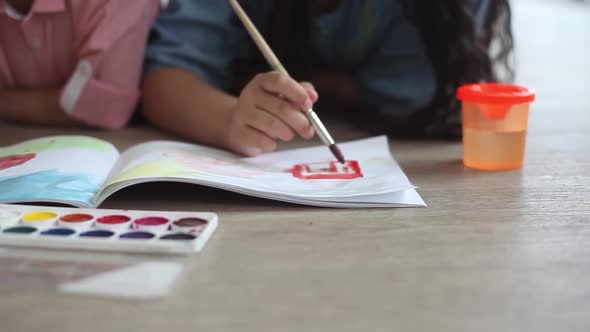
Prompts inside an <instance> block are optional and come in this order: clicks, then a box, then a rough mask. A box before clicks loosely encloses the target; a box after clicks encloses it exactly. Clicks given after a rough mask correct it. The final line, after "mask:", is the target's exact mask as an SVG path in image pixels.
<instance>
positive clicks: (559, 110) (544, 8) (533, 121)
mask: <svg viewBox="0 0 590 332" xmlns="http://www.w3.org/2000/svg"><path fill="white" fill-rule="evenodd" d="M512 5H513V11H514V13H513V15H514V17H513V19H514V34H515V39H516V63H517V77H516V82H517V83H519V84H522V85H526V86H529V87H531V88H534V89H535V90H537V92H538V94H537V101H536V102H535V104H534V105H533V108H532V111H531V114H530V122H529V124H530V125H529V135H536V134H540V133H545V134H549V133H550V132H551V131H554V130H555V131H557V129H560V130H559V131H563V129H569V130H570V132H572V133H573V132H576V131H578V132H579V131H584V130H586V132H587V130H588V128H590V1H588V0H513V1H512ZM564 148H565V147H564Z"/></svg>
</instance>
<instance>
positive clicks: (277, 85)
mask: <svg viewBox="0 0 590 332" xmlns="http://www.w3.org/2000/svg"><path fill="white" fill-rule="evenodd" d="M316 100H317V93H316V92H315V91H314V90H313V87H312V86H311V85H310V84H308V83H302V84H299V83H297V82H296V81H294V80H293V79H291V78H289V77H288V76H286V75H284V74H281V73H278V72H269V73H264V74H259V75H257V76H256V77H255V78H254V79H252V80H251V81H250V83H248V85H246V87H245V88H244V89H243V90H242V93H241V94H240V96H239V97H234V96H232V95H230V94H228V93H225V92H223V91H221V90H219V89H217V88H214V87H213V86H211V85H210V84H209V83H207V82H205V81H204V80H202V79H200V78H199V77H198V76H197V75H194V74H192V73H190V72H187V71H185V70H182V69H175V68H163V69H159V70H156V71H154V72H152V73H150V74H149V75H148V76H147V77H146V79H145V82H144V99H143V106H144V112H145V115H146V116H147V117H148V118H149V119H150V120H151V121H152V122H154V123H155V124H156V125H158V126H160V127H162V128H164V129H166V130H168V131H171V132H174V133H177V134H179V135H183V136H185V137H188V138H190V139H193V140H196V141H199V142H202V143H205V144H210V145H215V146H219V147H222V148H227V149H231V150H234V151H236V152H239V153H243V154H246V155H250V156H253V155H257V154H260V153H262V152H269V151H272V150H274V149H275V148H276V142H275V141H276V140H277V139H280V140H283V141H288V140H291V139H293V137H294V135H295V133H297V134H299V135H301V136H302V137H304V138H311V137H313V134H314V131H313V127H311V125H310V123H309V121H308V120H307V118H306V117H305V115H304V114H303V111H304V110H307V109H309V108H310V107H311V105H312V104H313V102H315V101H316Z"/></svg>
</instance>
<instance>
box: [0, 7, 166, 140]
mask: <svg viewBox="0 0 590 332" xmlns="http://www.w3.org/2000/svg"><path fill="white" fill-rule="evenodd" d="M157 12H158V0H35V1H34V4H33V7H32V9H31V11H30V12H29V13H28V14H27V15H21V14H19V13H18V12H17V11H16V10H14V9H13V8H12V7H11V6H10V5H9V4H8V2H6V1H5V0H0V89H1V88H15V89H35V88H62V90H61V91H62V93H61V98H60V105H61V107H62V109H63V111H64V112H66V113H67V114H69V115H70V116H72V117H74V118H76V119H79V120H81V121H83V122H84V123H86V124H88V125H91V126H95V127H101V128H109V129H115V128H121V127H123V126H125V124H126V123H127V121H128V120H129V118H130V117H131V114H132V113H133V110H134V109H135V106H136V103H137V100H138V98H139V95H140V93H139V80H140V77H141V72H142V65H143V56H144V51H145V47H146V43H147V37H148V33H149V30H150V27H151V24H152V23H153V20H154V19H155V16H156V14H157ZM0 102H1V101H0Z"/></svg>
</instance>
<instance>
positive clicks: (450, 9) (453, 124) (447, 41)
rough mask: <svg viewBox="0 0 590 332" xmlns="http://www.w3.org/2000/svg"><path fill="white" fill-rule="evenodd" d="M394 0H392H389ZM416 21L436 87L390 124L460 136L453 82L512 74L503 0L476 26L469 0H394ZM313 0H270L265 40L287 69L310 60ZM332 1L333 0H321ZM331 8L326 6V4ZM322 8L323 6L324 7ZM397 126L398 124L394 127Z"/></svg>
mask: <svg viewBox="0 0 590 332" xmlns="http://www.w3.org/2000/svg"><path fill="white" fill-rule="evenodd" d="M392 1H393V0H392ZM398 1H402V2H403V8H404V13H405V15H406V16H407V17H408V19H409V20H410V21H411V22H412V23H413V24H415V26H416V27H417V29H418V31H419V33H420V35H421V37H422V39H423V41H424V44H425V45H426V50H427V53H428V57H429V58H430V60H431V61H432V63H433V65H434V68H435V72H436V77H437V83H438V84H437V86H438V88H437V92H436V95H435V97H434V98H433V100H432V102H431V103H430V105H429V106H428V107H427V108H426V109H424V110H421V111H419V112H416V113H415V115H414V116H412V117H411V118H410V119H407V122H404V123H401V122H397V121H396V123H397V124H398V126H396V128H395V129H394V130H393V131H394V132H396V133H397V134H401V135H403V136H416V135H419V136H421V137H435V138H458V137H460V133H461V130H460V129H461V128H460V116H459V114H460V106H459V103H458V102H457V100H456V98H455V92H456V90H457V87H459V86H460V85H462V84H465V83H472V82H483V81H503V80H508V81H510V80H512V79H513V77H514V71H513V67H512V65H511V55H512V51H513V48H514V40H513V37H512V27H511V19H512V15H511V9H510V4H509V1H508V0H490V1H488V2H487V5H488V8H485V12H484V13H485V17H483V28H482V29H478V27H477V24H476V19H477V17H476V15H477V12H476V10H475V6H474V1H473V0H398ZM320 2H321V1H317V0H275V6H274V9H273V14H272V16H271V22H270V23H269V24H270V26H271V27H272V28H271V29H269V34H268V38H269V42H270V44H271V46H272V47H273V48H274V49H275V51H276V52H277V53H278V55H279V58H281V59H282V60H283V61H284V62H285V63H286V64H287V68H289V69H290V70H291V71H292V72H297V70H298V69H300V68H302V67H305V66H306V65H309V64H310V63H313V62H314V60H313V54H312V53H310V52H309V50H312V48H311V47H309V46H310V45H311V31H312V29H313V26H314V20H313V18H314V17H316V15H317V14H318V11H319V10H321V9H320V8H318V3H320ZM326 2H327V3H332V5H333V7H334V6H337V5H338V3H339V1H338V0H324V1H323V3H326ZM330 9H333V8H328V10H330ZM324 10H325V8H324ZM398 127H399V128H398Z"/></svg>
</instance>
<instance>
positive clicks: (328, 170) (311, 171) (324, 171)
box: [291, 160, 363, 180]
mask: <svg viewBox="0 0 590 332" xmlns="http://www.w3.org/2000/svg"><path fill="white" fill-rule="evenodd" d="M291 173H293V176H294V177H296V178H299V179H303V180H319V179H323V180H349V179H356V178H361V177H363V173H362V172H361V168H360V166H359V164H358V162H357V161H356V160H349V161H347V162H345V163H344V164H341V163H339V162H337V161H330V162H326V163H314V164H299V165H295V167H293V169H292V170H291Z"/></svg>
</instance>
